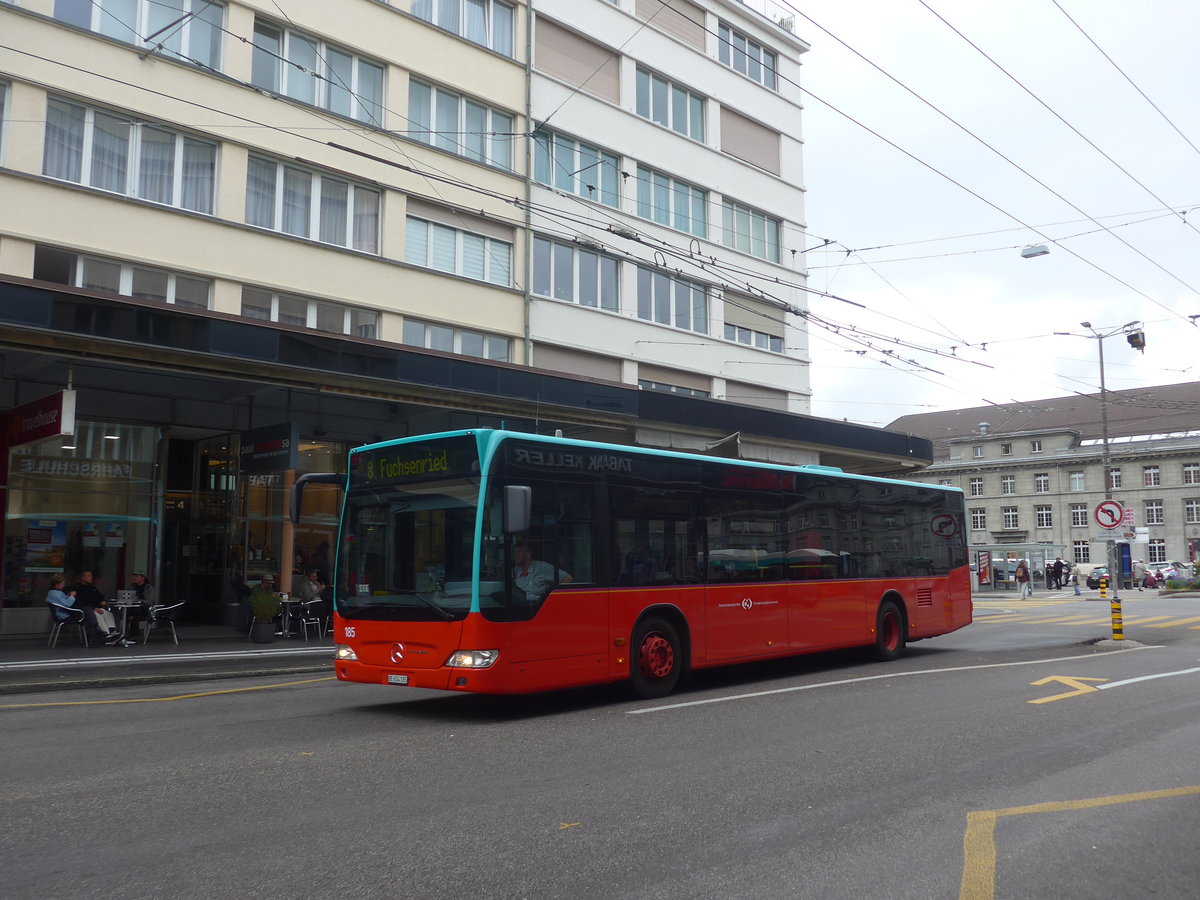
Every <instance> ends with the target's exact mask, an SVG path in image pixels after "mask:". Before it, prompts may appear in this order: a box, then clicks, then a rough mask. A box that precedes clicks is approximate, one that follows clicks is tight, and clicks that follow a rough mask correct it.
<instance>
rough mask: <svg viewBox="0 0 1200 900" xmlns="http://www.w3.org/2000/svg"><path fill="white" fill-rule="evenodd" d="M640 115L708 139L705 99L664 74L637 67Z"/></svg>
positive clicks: (689, 135)
mask: <svg viewBox="0 0 1200 900" xmlns="http://www.w3.org/2000/svg"><path fill="white" fill-rule="evenodd" d="M636 109H637V114H638V115H639V116H641V117H642V118H643V119H649V120H650V121H651V122H657V123H658V124H659V125H664V126H666V127H667V128H670V129H671V130H672V131H678V132H679V133H680V134H682V135H686V136H687V137H690V138H693V139H694V140H697V141H703V140H704V98H703V97H701V96H700V95H699V94H693V93H692V92H691V91H689V90H688V89H687V88H684V87H681V86H679V85H677V84H675V83H674V82H671V81H668V80H667V79H665V78H663V77H662V76H661V75H655V74H654V73H653V72H648V71H646V70H645V69H643V68H642V67H641V66H638V70H637V107H636Z"/></svg>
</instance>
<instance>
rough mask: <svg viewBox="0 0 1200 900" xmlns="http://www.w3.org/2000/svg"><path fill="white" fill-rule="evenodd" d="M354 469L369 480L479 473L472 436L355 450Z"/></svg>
mask: <svg viewBox="0 0 1200 900" xmlns="http://www.w3.org/2000/svg"><path fill="white" fill-rule="evenodd" d="M351 459H352V466H353V469H352V473H353V477H354V479H355V480H356V481H359V482H360V483H367V484H381V483H390V484H394V483H398V482H406V481H408V482H411V481H436V480H440V479H443V478H463V477H468V476H471V475H478V474H479V465H478V460H479V454H478V452H477V450H476V446H475V439H474V438H473V437H460V438H452V439H448V440H443V441H439V442H437V443H436V444H432V443H412V444H394V445H391V446H387V447H377V448H375V449H372V450H362V451H358V452H356V453H354V455H353V456H352V457H351Z"/></svg>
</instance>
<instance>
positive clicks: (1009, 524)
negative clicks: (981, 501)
mask: <svg viewBox="0 0 1200 900" xmlns="http://www.w3.org/2000/svg"><path fill="white" fill-rule="evenodd" d="M1000 514H1001V515H1002V516H1003V517H1004V527H1005V528H1020V527H1021V520H1020V517H1019V516H1018V515H1017V508H1016V507H1015V506H1004V507H1001V509H1000Z"/></svg>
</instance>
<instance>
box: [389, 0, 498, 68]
mask: <svg viewBox="0 0 1200 900" xmlns="http://www.w3.org/2000/svg"><path fill="white" fill-rule="evenodd" d="M412 14H413V15H414V16H416V17H417V18H419V19H424V20H425V21H426V22H429V23H430V24H432V25H437V26H438V27H439V28H445V29H446V30H447V31H449V32H452V33H454V34H457V35H458V36H459V37H464V38H466V39H467V40H468V41H474V42H475V43H476V44H480V45H482V46H484V47H489V48H491V49H492V50H495V51H496V52H497V53H503V54H504V55H505V56H509V57H511V56H512V55H513V21H514V19H515V15H514V13H513V7H512V6H510V5H509V4H507V3H500V2H498V0H413V4H412Z"/></svg>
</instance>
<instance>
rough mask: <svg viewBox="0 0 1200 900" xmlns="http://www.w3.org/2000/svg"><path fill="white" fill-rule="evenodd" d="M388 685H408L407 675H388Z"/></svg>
mask: <svg viewBox="0 0 1200 900" xmlns="http://www.w3.org/2000/svg"><path fill="white" fill-rule="evenodd" d="M388 684H408V676H407V675H389V676H388Z"/></svg>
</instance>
